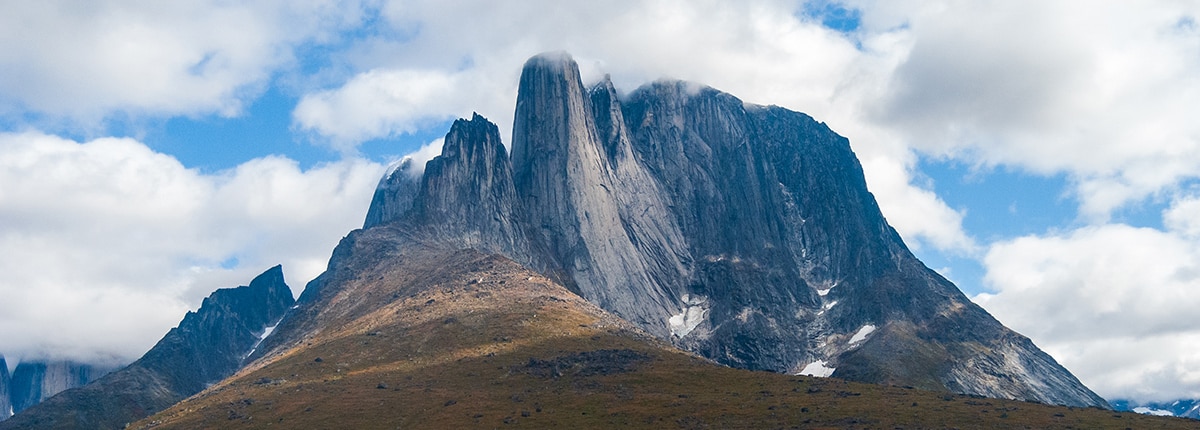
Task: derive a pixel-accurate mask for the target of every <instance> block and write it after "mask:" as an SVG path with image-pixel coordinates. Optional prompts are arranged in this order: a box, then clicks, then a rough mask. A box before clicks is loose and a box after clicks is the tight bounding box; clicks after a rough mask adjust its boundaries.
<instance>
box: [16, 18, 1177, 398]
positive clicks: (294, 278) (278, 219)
mask: <svg viewBox="0 0 1200 430" xmlns="http://www.w3.org/2000/svg"><path fill="white" fill-rule="evenodd" d="M557 50H565V51H567V52H569V53H571V54H572V55H573V56H574V57H575V59H576V60H577V61H578V62H579V64H580V67H581V69H582V74H583V77H584V79H585V80H587V81H596V80H598V79H599V78H600V77H601V76H603V75H604V74H610V75H611V76H612V79H613V81H614V82H615V84H616V85H617V86H618V88H619V89H620V90H622V91H625V92H628V91H632V90H633V89H634V88H636V87H638V86H639V85H641V84H644V83H647V82H651V81H653V80H655V79H660V78H674V79H684V80H689V81H694V82H698V83H703V84H707V85H710V86H713V87H715V88H718V89H720V90H723V91H727V92H729V93H732V94H734V95H736V96H738V97H739V98H741V99H743V100H744V101H747V102H751V103H758V104H775V105H780V106H784V107H787V108H790V109H793V110H797V111H801V112H805V113H808V114H810V115H812V116H813V117H815V118H817V119H818V120H820V121H823V122H825V123H827V124H828V125H829V126H830V127H831V128H832V129H833V130H835V131H837V132H838V133H840V134H842V135H844V136H846V137H848V138H849V140H850V143H851V146H852V148H853V149H854V151H855V153H856V154H857V155H858V157H859V159H860V161H861V162H862V164H863V167H864V171H865V174H866V176H867V181H868V185H869V187H870V189H871V191H872V192H873V193H874V195H875V197H876V198H877V199H878V201H879V203H880V207H881V208H882V210H883V212H884V215H885V216H886V217H887V219H888V221H889V222H890V223H891V224H892V225H893V226H894V227H895V228H896V229H897V230H898V231H899V232H900V234H901V235H902V236H903V237H904V239H905V241H906V242H907V243H908V245H909V246H910V248H912V249H913V251H914V252H915V253H916V254H917V255H918V256H919V257H920V258H921V259H922V260H923V261H925V262H926V263H927V264H928V265H929V266H930V267H932V268H934V269H935V270H938V271H939V272H940V273H942V274H943V275H945V276H946V277H947V278H949V279H951V280H953V281H955V282H956V283H957V285H958V286H959V287H960V288H961V289H962V290H963V291H964V292H965V293H966V294H967V295H968V296H970V297H971V298H972V299H973V300H974V301H975V302H976V303H979V304H980V305H982V306H983V307H984V308H985V309H987V310H988V311H989V312H991V313H992V314H993V315H994V316H996V317H997V319H999V320H1000V321H1001V322H1003V323H1004V324H1006V325H1007V326H1009V327H1011V328H1013V329H1015V330H1017V331H1018V332H1020V333H1022V334H1024V335H1026V336H1029V337H1030V338H1031V339H1033V341H1034V342H1035V343H1036V344H1037V345H1039V346H1040V347H1042V348H1043V349H1044V350H1046V351H1047V352H1048V353H1050V354H1051V355H1052V356H1054V357H1055V358H1056V359H1057V360H1059V361H1060V362H1061V363H1062V364H1063V365H1064V366H1066V367H1067V368H1068V369H1070V370H1071V371H1072V372H1074V373H1075V375H1077V376H1078V377H1079V378H1080V379H1081V380H1082V381H1083V382H1084V383H1085V384H1087V385H1088V386H1089V387H1091V388H1092V389H1093V390H1095V391H1097V392H1098V393H1099V394H1100V395H1102V396H1105V397H1106V398H1110V399H1113V398H1128V399H1135V400H1141V401H1161V400H1169V399H1176V398H1200V346H1198V345H1200V312H1196V309H1198V308H1200V294H1198V293H1200V121H1197V120H1196V118H1198V114H1200V3H1197V2H1195V1H1174V0H1146V1H1139V2H1128V1H1103V0H1099V1H1090V0H1089V1H1083V0H1080V1H1068V0H1064V1H1056V2H1040V1H1022V0H1013V1H1008V0H1006V1H989V0H983V1H954V0H946V1H938V0H930V1H915V0H889V1H873V0H845V1H836V0H813V1H798V0H792V1H784V0H779V1H771V0H767V1H744V2H722V1H703V0H701V1H683V0H658V1H622V0H616V1H606V2H594V1H592V2H583V1H551V0H529V1H521V2H493V1H482V0H480V1H471V0H464V1H456V2H441V1H432V0H396V1H384V0H263V1H248V2H226V1H221V0H184V1H172V2H124V1H105V0H96V1H91V0H89V1H69V0H46V1H38V2H24V1H8V0H0V257H2V258H0V353H3V354H4V355H5V356H7V357H8V358H9V362H10V363H12V364H15V361H16V359H36V358H47V357H48V358H54V359H74V360H80V361H86V362H108V363H118V362H128V361H130V360H132V359H135V358H137V357H138V356H140V355H141V354H142V353H143V352H144V351H145V350H146V349H148V348H149V347H150V346H152V345H153V344H154V342H155V341H157V339H158V338H160V337H161V336H162V335H163V334H165V333H166V331H167V330H168V329H169V328H170V327H172V326H174V325H175V324H176V323H178V321H179V320H180V319H181V318H182V316H183V314H184V313H185V312H186V311H188V310H194V309H196V308H197V307H198V306H199V304H200V301H201V300H202V299H203V298H204V297H205V296H206V295H208V294H209V293H210V292H212V291H213V290H215V289H217V288H224V287H233V286H237V285H243V284H246V283H248V282H249V280H250V279H251V278H253V276H254V275H256V274H258V273H260V272H262V271H264V270H266V269H267V268H269V267H271V266H273V265H275V264H283V266H284V272H285V276H286V278H287V281H288V283H289V285H291V286H292V288H293V290H294V291H295V292H296V293H297V294H298V293H299V292H300V290H301V289H302V288H303V286H304V284H305V283H306V282H308V281H309V280H311V279H312V278H314V277H315V276H316V275H317V274H319V273H320V272H321V271H322V270H323V269H324V267H325V264H326V262H327V260H328V258H329V255H330V253H331V251H332V249H333V247H334V246H335V245H336V244H337V241H338V240H339V239H340V238H341V237H343V236H344V235H345V234H346V233H348V232H349V231H350V230H352V229H354V228H357V227H359V226H361V224H362V221H363V218H364V216H365V214H366V209H367V206H368V203H369V201H370V197H371V194H372V192H373V190H374V187H375V185H376V183H377V182H378V180H379V178H380V176H381V175H382V174H383V172H384V171H385V170H386V168H387V166H388V165H389V164H390V163H392V162H395V161H396V160H398V159H399V158H401V157H402V156H404V155H406V154H411V153H419V155H418V156H417V158H420V159H427V158H430V157H432V156H433V155H435V154H436V153H437V151H438V147H439V145H440V140H439V138H440V137H441V136H442V135H444V133H445V132H446V131H447V129H448V127H449V123H450V121H452V120H453V119H455V118H458V117H469V115H470V114H471V113H472V112H479V113H480V114H482V115H483V116H485V117H487V118H489V119H490V120H492V121H494V122H496V123H497V124H498V125H499V126H500V129H501V134H502V136H505V137H506V140H507V137H508V136H509V135H510V133H511V131H510V130H511V127H512V117H513V110H514V105H515V98H516V88H517V78H518V75H519V72H520V67H521V65H522V64H523V62H524V61H525V59H527V58H528V57H530V56H532V55H535V54H537V53H540V52H544V51H557Z"/></svg>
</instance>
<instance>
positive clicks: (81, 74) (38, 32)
mask: <svg viewBox="0 0 1200 430" xmlns="http://www.w3.org/2000/svg"><path fill="white" fill-rule="evenodd" d="M357 3H358V2H356V1H353V0H346V1H342V0H306V1H275V0H268V1H257V2H224V1H210V0H192V1H178V2H155V3H149V4H146V3H129V2H121V1H71V0H53V1H36V2H16V3H10V4H6V5H5V7H4V14H2V15H0V45H3V46H4V47H5V48H4V49H3V50H0V114H17V116H18V117H20V116H21V115H20V113H21V112H25V111H33V112H37V113H39V114H42V115H47V116H49V117H52V118H66V119H67V120H68V121H75V122H81V123H85V125H88V126H92V125H94V123H96V122H98V121H100V120H103V119H105V118H108V117H111V116H113V115H116V114H118V113H126V114H131V115H152V116H170V115H180V114H182V115H196V114H209V113H217V114H221V115H225V116H230V115H235V114H237V113H238V112H239V111H240V110H241V108H242V106H243V105H244V104H245V103H246V102H247V100H248V99H250V98H251V97H252V96H254V95H256V94H258V93H259V92H261V91H262V90H263V89H264V88H265V85H266V83H267V82H268V80H269V79H270V78H271V76H272V74H273V73H275V72H276V71H277V70H278V69H279V68H281V67H283V66H285V65H288V64H289V63H291V62H292V61H293V60H294V56H293V53H292V49H293V48H294V47H295V46H296V45H297V44H299V43H302V42H309V43H323V42H329V41H331V40H333V39H336V34H337V32H338V31H339V30H341V29H344V28H347V27H348V26H351V25H355V24H357V23H358V22H359V20H360V18H361V16H362V14H363V7H361V6H360V5H358V4H357Z"/></svg>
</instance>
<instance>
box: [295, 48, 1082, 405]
mask: <svg viewBox="0 0 1200 430" xmlns="http://www.w3.org/2000/svg"><path fill="white" fill-rule="evenodd" d="M494 129H495V126H493V125H490V124H489V123H487V122H486V120H483V119H482V118H481V117H478V116H475V117H473V118H472V119H471V120H460V121H458V122H456V123H455V124H454V126H452V128H451V131H450V133H449V134H448V135H447V138H446V142H447V144H446V147H445V148H444V149H443V154H442V156H439V157H438V158H435V159H434V160H433V161H430V163H429V165H428V166H429V167H427V169H426V172H425V175H424V177H423V178H422V179H421V188H420V190H419V191H418V193H416V195H415V197H412V204H411V205H412V208H413V210H412V211H410V212H409V215H407V216H403V217H401V220H402V221H403V222H400V223H397V224H394V225H392V227H391V228H393V229H394V231H396V232H397V233H400V232H403V234H407V235H412V234H415V232H418V231H419V232H422V233H421V235H422V237H427V238H433V241H435V242H440V243H442V244H443V246H446V247H449V248H455V247H458V248H461V247H469V248H475V249H479V250H484V251H487V252H498V253H500V254H503V255H505V256H507V257H509V258H511V259H513V260H515V261H517V262H520V263H522V264H524V265H526V266H527V267H530V268H533V269H535V270H538V271H540V272H542V273H543V274H546V275H547V276H548V277H551V278H552V279H556V280H560V281H562V282H563V283H564V284H565V285H566V286H567V287H568V288H570V289H571V290H572V291H573V292H575V293H577V294H579V295H580V296H582V297H583V298H585V299H587V300H588V301H590V302H592V303H595V304H597V305H599V306H600V307H601V308H603V309H605V310H607V311H609V312H612V313H614V314H616V315H618V316H620V317H622V318H624V319H627V320H629V321H631V322H633V323H634V324H636V325H638V326H639V327H640V328H642V329H643V330H645V331H647V332H649V333H651V334H653V335H655V336H658V337H659V338H661V339H664V340H668V341H670V342H672V343H674V344H675V345H677V346H679V347H682V348H684V349H688V350H691V351H694V352H697V353H699V354H702V355H704V356H706V357H708V358H710V359H713V360H715V361H718V362H720V363H724V364H727V365H730V366H735V367H742V368H750V369H758V370H771V371H776V372H787V373H809V374H821V375H829V374H832V375H834V376H839V377H845V378H849V379H855V380H860V381H868V382H878V383H889V384H896V385H912V386H918V387H923V388H929V389H936V390H950V391H955V392H961V393H969V394H979V395H984V396H994V397H1006V398H1019V399H1028V400H1036V401H1041V402H1047V403H1063V404H1072V405H1093V406H1105V402H1104V400H1103V399H1100V398H1099V397H1097V396H1096V395H1095V394H1094V393H1092V392H1091V391H1090V390H1088V389H1087V388H1086V387H1084V386H1083V385H1082V384H1080V383H1079V381H1078V380H1076V379H1075V378H1074V376H1072V375H1071V374H1070V372H1068V371H1067V370H1066V369H1063V368H1062V367H1061V366H1059V365H1058V363H1056V362H1054V360H1053V359H1052V358H1050V357H1049V356H1048V355H1046V354H1045V353H1043V352H1042V351H1040V350H1038V349H1037V347H1036V346H1034V345H1033V344H1032V342H1030V341H1029V340H1028V339H1026V338H1024V337H1023V336H1020V335H1019V334H1017V333H1014V332H1012V331H1011V330H1008V329H1007V328H1005V327H1004V326H1002V325H1001V324H1000V323H999V322H997V321H996V320H995V319H993V318H992V317H991V316H990V315H988V314H987V312H986V311H984V310H983V309H982V308H980V307H979V306H977V305H975V304H974V303H972V302H971V301H970V300H969V299H967V297H966V296H964V295H963V294H962V293H961V292H960V291H959V290H958V289H957V288H956V287H955V286H954V285H953V284H951V283H950V282H949V281H947V280H946V279H945V278H943V277H941V276H940V275H938V274H937V273H936V272H934V271H933V270H930V269H929V268H928V267H925V265H924V264H923V263H921V262H920V261H919V260H917V259H916V257H914V256H913V255H912V253H911V252H909V250H908V248H907V247H906V246H905V245H904V242H903V241H902V240H901V238H900V236H899V235H898V234H896V232H895V230H894V229H892V228H891V226H889V225H888V223H887V221H886V219H885V218H884V217H883V214H882V213H881V211H880V209H879V207H878V205H877V204H876V202H875V199H874V196H872V195H871V193H870V192H869V191H868V190H867V186H866V181H865V178H864V175H863V171H862V166H861V165H860V164H859V162H858V159H857V158H856V156H855V154H854V152H853V151H852V150H851V148H850V144H849V141H848V140H847V139H846V138H845V137H842V136H840V135H838V134H837V133H835V132H833V131H832V130H831V129H830V128H829V127H828V126H827V125H825V124H824V123H821V122H818V121H816V120H815V119H813V118H812V117H810V116H808V115H805V114H802V113H799V112H794V111H791V110H788V109H784V108H781V107H777V106H758V105H752V104H748V103H744V102H743V101H742V100H740V99H738V98H737V97H735V96H733V95H730V94H727V93H724V92H721V91H718V90H716V89H713V88H711V87H707V86H704V85H698V84H694V83H689V82H682V81H670V80H660V81H657V82H653V83H651V84H648V85H646V86H643V87H641V88H638V89H636V90H634V91H633V92H631V93H630V94H629V95H628V96H627V97H624V98H621V97H618V92H617V90H616V88H615V87H614V86H613V84H612V82H611V80H608V79H605V80H602V81H601V82H600V83H598V84H596V85H594V86H592V87H591V88H587V87H585V86H584V84H583V82H582V81H581V79H580V75H579V70H578V67H577V65H576V64H575V62H574V60H572V59H571V58H570V56H569V55H566V54H563V53H552V54H543V55H539V56H536V57H534V58H531V59H530V60H529V61H527V62H526V63H525V66H524V68H523V69H522V73H521V79H520V84H519V92H518V95H517V105H516V114H515V117H514V124H513V136H512V146H511V147H512V156H511V158H510V159H509V160H508V161H507V162H506V161H505V158H504V155H505V154H504V151H503V147H502V145H501V144H500V142H499V138H498V136H496V135H495V133H494V131H493V130H494ZM391 176H393V177H394V176H395V174H392V175H391ZM387 186H389V187H392V189H395V190H407V189H408V188H404V187H401V186H396V185H393V182H392V180H391V179H390V178H389V179H388V180H387ZM381 190H383V191H382V194H380V193H381V192H378V191H377V199H376V201H377V203H378V205H377V204H373V205H372V213H384V212H387V211H388V210H393V211H396V210H397V209H388V208H389V207H391V208H395V206H387V205H389V204H393V203H390V202H398V201H405V199H408V198H409V197H407V194H406V195H399V196H392V195H393V194H397V195H398V194H401V193H407V192H408V191H388V190H386V189H383V187H381ZM376 206H379V208H376ZM369 218H370V217H369ZM368 224H370V223H368ZM430 232H432V233H430ZM354 240H356V239H355V238H354V235H351V237H348V238H347V241H354ZM339 248H342V247H339ZM339 255H341V254H339V253H338V252H335V256H334V258H335V259H338V258H340V257H339ZM323 284H324V282H322V285H323ZM306 294H308V293H307V292H306ZM314 294H316V293H314ZM321 294H322V295H324V294H327V293H321ZM328 294H332V293H328Z"/></svg>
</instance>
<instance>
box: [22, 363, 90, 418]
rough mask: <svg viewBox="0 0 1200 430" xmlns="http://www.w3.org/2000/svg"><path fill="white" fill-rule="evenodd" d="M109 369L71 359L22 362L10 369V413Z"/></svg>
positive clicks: (84, 382)
mask: <svg viewBox="0 0 1200 430" xmlns="http://www.w3.org/2000/svg"><path fill="white" fill-rule="evenodd" d="M112 370H113V369H112V367H106V366H95V365H90V364H84V363H77V362H74V361H70V360H50V361H42V360H29V361H24V360H23V361H21V362H20V363H18V364H17V368H16V369H14V370H13V373H12V382H11V387H10V388H9V398H10V401H11V402H12V403H11V406H12V410H13V413H20V412H21V411H24V410H25V409H28V408H29V407H31V406H33V405H36V404H38V403H41V402H42V401H43V400H46V399H48V398H50V397H52V396H54V395H55V394H58V393H61V392H63V391H66V390H68V389H71V388H75V387H82V386H84V385H87V384H88V383H90V382H92V381H95V380H96V379H99V378H100V377H101V376H104V375H105V374H107V373H108V372H111V371H112Z"/></svg>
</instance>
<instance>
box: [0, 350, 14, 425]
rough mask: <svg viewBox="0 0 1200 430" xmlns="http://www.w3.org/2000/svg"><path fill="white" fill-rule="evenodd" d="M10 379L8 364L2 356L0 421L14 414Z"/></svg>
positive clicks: (0, 369) (0, 360)
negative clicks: (10, 395) (10, 394)
mask: <svg viewBox="0 0 1200 430" xmlns="http://www.w3.org/2000/svg"><path fill="white" fill-rule="evenodd" d="M10 379H11V378H10V377H9V375H8V362H6V361H4V355H0V421H3V420H6V419H8V417H11V416H12V414H13V408H12V399H11V397H9V385H10V384H11V382H9V381H10Z"/></svg>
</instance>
